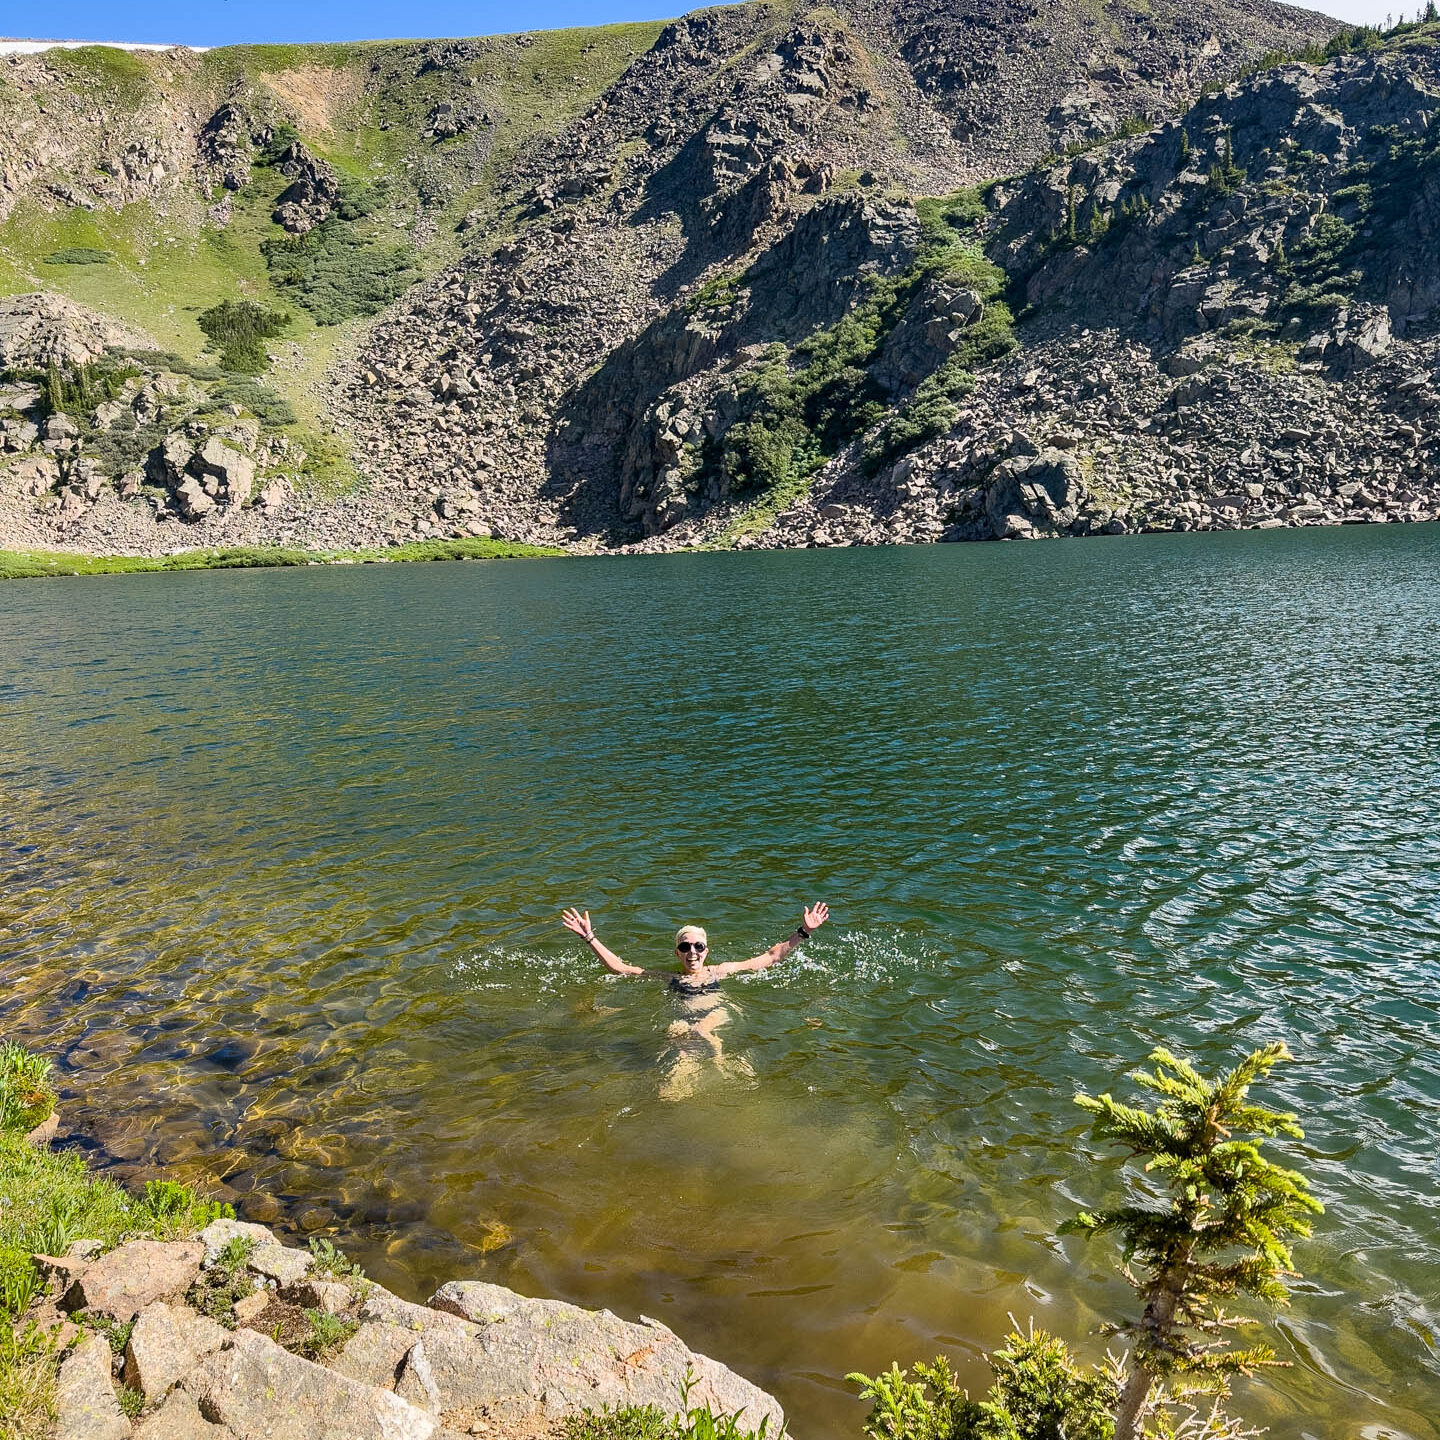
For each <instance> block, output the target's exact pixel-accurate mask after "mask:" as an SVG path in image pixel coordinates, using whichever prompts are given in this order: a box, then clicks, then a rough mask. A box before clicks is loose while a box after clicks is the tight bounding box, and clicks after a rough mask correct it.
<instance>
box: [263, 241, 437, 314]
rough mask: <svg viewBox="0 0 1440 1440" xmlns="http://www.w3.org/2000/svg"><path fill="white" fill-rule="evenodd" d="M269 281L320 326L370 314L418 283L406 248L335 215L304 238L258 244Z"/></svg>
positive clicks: (409, 252) (415, 269)
mask: <svg viewBox="0 0 1440 1440" xmlns="http://www.w3.org/2000/svg"><path fill="white" fill-rule="evenodd" d="M260 248H261V250H262V251H263V253H264V255H265V262H266V264H267V265H268V266H269V269H270V278H271V280H272V281H273V283H274V284H275V285H276V286H277V288H279V289H280V290H282V291H284V292H285V293H286V294H288V295H291V296H293V297H294V299H295V301H296V303H297V304H300V305H303V306H304V307H305V308H306V309H307V310H308V311H309V312H310V313H311V314H312V315H313V316H314V317H315V319H316V321H317V322H318V323H319V324H321V325H339V324H341V323H342V322H343V321H346V320H355V319H359V318H361V317H363V316H366V315H374V314H375V313H376V312H377V311H380V310H383V309H384V308H385V306H387V305H388V304H389V303H390V302H391V301H392V300H394V299H396V298H397V297H398V296H399V295H401V294H402V293H403V292H404V291H405V290H406V289H407V288H408V287H409V285H410V284H411V283H412V282H413V281H415V280H417V279H418V278H419V274H420V272H419V270H418V268H417V267H416V264H415V259H416V257H415V252H414V251H413V250H412V249H411V248H410V246H408V245H385V244H381V243H380V242H378V241H374V240H369V239H366V238H365V237H363V236H361V235H360V234H358V233H357V232H356V230H355V228H354V227H353V226H352V225H351V224H350V223H349V222H347V221H344V220H341V219H339V218H337V217H336V216H331V217H330V218H329V219H327V220H325V221H323V222H322V223H321V224H319V225H317V226H316V227H315V228H314V229H313V230H311V231H309V232H308V233H307V234H305V235H296V236H284V237H279V236H277V237H273V238H271V239H269V240H266V241H264V242H263V243H262V245H261V247H260Z"/></svg>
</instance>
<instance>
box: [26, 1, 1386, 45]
mask: <svg viewBox="0 0 1440 1440" xmlns="http://www.w3.org/2000/svg"><path fill="white" fill-rule="evenodd" d="M1312 3H1313V4H1315V8H1317V9H1324V10H1326V11H1327V12H1328V13H1330V14H1332V15H1338V16H1340V17H1341V18H1342V19H1345V20H1351V21H1355V22H1366V21H1368V22H1372V23H1373V22H1375V21H1378V20H1383V19H1384V17H1385V15H1386V14H1387V13H1388V12H1391V11H1394V12H1396V13H1397V14H1398V12H1399V11H1400V10H1401V9H1403V10H1405V11H1406V13H1407V14H1408V13H1410V12H1411V11H1413V9H1414V8H1415V0H1406V3H1404V4H1403V5H1397V4H1395V3H1394V0H1312ZM695 8H697V5H696V0H529V3H524V4H514V3H512V4H500V3H493V0H475V3H469V4H466V3H461V0H411V3H405V4H401V3H398V0H345V3H340V0H288V3H287V0H199V3H196V0H132V3H131V4H130V5H128V6H125V7H117V6H116V5H115V4H114V0H51V3H49V4H47V5H43V6H33V5H26V6H25V7H24V8H23V11H22V9H21V7H20V6H19V4H18V3H17V4H15V5H14V6H13V7H11V6H6V7H5V11H6V12H8V13H5V12H0V34H4V35H8V36H10V37H11V38H17V39H39V38H43V39H47V40H121V41H132V42H135V43H141V44H144V43H149V44H167V43H169V44H175V43H181V44H188V45H229V44H238V43H241V42H245V41H266V40H269V41H285V40H370V39H380V38H389V37H397V36H439V35H495V34H505V33H508V32H512V31H516V30H538V29H550V28H554V27H558V26H563V25H599V24H604V23H606V22H608V21H615V20H651V19H657V18H661V17H665V16H669V15H674V14H680V13H683V12H684V11H686V10H690V9H695ZM122 9H123V13H117V11H119V10H122ZM17 23H19V24H22V25H23V26H24V29H23V30H15V29H12V28H10V27H13V26H15V25H16V24H17Z"/></svg>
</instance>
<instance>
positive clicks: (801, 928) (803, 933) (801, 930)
mask: <svg viewBox="0 0 1440 1440" xmlns="http://www.w3.org/2000/svg"><path fill="white" fill-rule="evenodd" d="M795 931H796V933H797V934H798V935H799V936H800V938H801V939H802V940H808V939H809V938H810V932H809V931H808V930H807V929H806V928H805V925H804V922H803V921H802V922H801V923H800V924H799V925H797V926H796V927H795Z"/></svg>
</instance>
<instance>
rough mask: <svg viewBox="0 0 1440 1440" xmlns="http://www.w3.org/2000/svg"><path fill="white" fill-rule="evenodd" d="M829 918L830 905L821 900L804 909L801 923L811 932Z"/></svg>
mask: <svg viewBox="0 0 1440 1440" xmlns="http://www.w3.org/2000/svg"><path fill="white" fill-rule="evenodd" d="M829 918H830V907H829V906H828V905H827V904H826V903H825V902H824V901H823V900H822V901H821V902H820V903H819V904H818V905H815V906H812V907H810V908H809V909H807V910H806V911H805V915H804V918H803V919H802V920H801V922H800V923H801V924H802V925H803V926H804V927H805V928H806V929H807V930H809V931H810V932H811V933H812V934H813V933H814V932H815V931H816V930H818V929H819V928H820V927H821V926H822V925H823V924H824V923H825V922H826V921H827V920H828V919H829Z"/></svg>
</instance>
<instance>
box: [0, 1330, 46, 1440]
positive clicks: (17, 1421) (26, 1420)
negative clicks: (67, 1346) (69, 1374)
mask: <svg viewBox="0 0 1440 1440" xmlns="http://www.w3.org/2000/svg"><path fill="white" fill-rule="evenodd" d="M58 1363H59V1362H58V1360H57V1359H56V1355H55V1342H54V1341H53V1340H52V1339H51V1338H50V1336H48V1335H46V1334H45V1333H44V1332H43V1331H41V1330H40V1329H39V1328H38V1327H36V1326H34V1325H27V1326H25V1327H24V1328H23V1329H22V1330H20V1331H19V1332H18V1333H16V1332H15V1331H14V1330H13V1329H12V1327H11V1326H10V1325H8V1324H0V1440H50V1437H51V1436H52V1435H53V1434H54V1428H55V1372H56V1369H57V1368H58Z"/></svg>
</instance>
